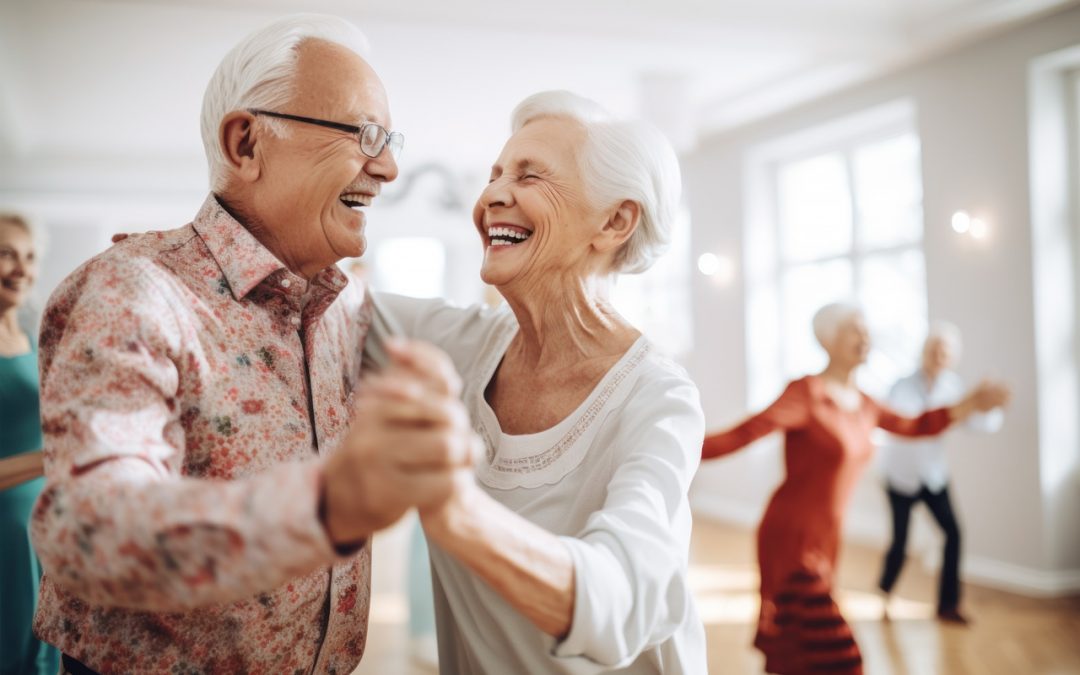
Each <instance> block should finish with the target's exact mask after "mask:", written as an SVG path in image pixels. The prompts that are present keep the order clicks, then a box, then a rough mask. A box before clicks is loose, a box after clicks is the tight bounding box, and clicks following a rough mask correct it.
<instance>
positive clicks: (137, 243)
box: [48, 224, 197, 306]
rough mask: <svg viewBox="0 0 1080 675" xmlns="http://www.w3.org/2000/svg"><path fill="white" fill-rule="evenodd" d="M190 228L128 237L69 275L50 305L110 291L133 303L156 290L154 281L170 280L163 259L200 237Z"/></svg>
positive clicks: (57, 289) (50, 300)
mask: <svg viewBox="0 0 1080 675" xmlns="http://www.w3.org/2000/svg"><path fill="white" fill-rule="evenodd" d="M196 236H197V235H196V233H195V230H194V228H193V227H192V226H191V225H190V224H188V225H185V226H183V227H178V228H176V229H173V230H163V231H160V232H144V233H139V234H128V235H127V236H126V237H125V238H124V239H122V240H120V241H118V242H116V243H115V244H113V245H112V246H110V247H109V248H107V249H105V250H104V251H102V252H101V253H98V254H97V255H95V256H93V257H91V258H90V259H89V260H87V261H86V262H84V263H83V264H81V265H80V266H79V267H78V268H76V269H75V271H74V272H72V273H71V274H69V275H68V276H67V277H66V278H65V279H64V280H63V281H62V282H60V285H59V286H57V288H56V290H55V291H53V293H52V296H51V297H50V298H49V303H48V304H49V305H50V306H53V305H57V304H63V303H72V302H74V301H75V300H76V299H78V298H80V297H82V296H84V295H86V294H87V293H95V292H98V291H102V290H106V289H110V290H112V291H114V292H115V293H117V294H120V295H123V296H124V297H126V298H128V299H131V294H132V293H134V292H136V291H137V289H140V288H147V289H148V288H153V286H154V281H153V279H154V277H157V276H166V275H168V274H169V271H168V268H167V267H166V266H165V265H164V264H163V263H162V257H163V256H164V255H165V254H167V253H169V252H171V251H175V250H177V249H179V248H181V247H183V246H184V245H185V244H186V243H188V242H189V241H191V239H192V238H194V237H196Z"/></svg>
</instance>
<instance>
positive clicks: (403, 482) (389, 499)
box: [323, 340, 483, 546]
mask: <svg viewBox="0 0 1080 675" xmlns="http://www.w3.org/2000/svg"><path fill="white" fill-rule="evenodd" d="M387 352H388V354H389V356H390V361H391V362H390V365H389V366H388V367H387V368H386V369H385V370H384V371H383V372H381V373H379V374H377V375H372V376H368V377H366V378H365V379H364V381H363V382H362V383H361V385H360V387H358V389H357V391H356V402H355V411H354V415H353V419H352V423H351V426H350V429H349V431H348V432H347V434H346V435H345V438H344V439H343V441H342V443H341V445H340V446H339V447H338V448H337V450H336V452H334V454H333V455H331V457H330V458H329V460H328V461H327V465H326V473H325V483H324V492H323V508H324V524H325V526H326V530H327V533H328V534H329V536H330V539H331V541H333V542H334V544H335V545H337V546H342V545H347V544H349V543H353V542H359V541H362V540H363V539H364V538H366V537H368V536H370V535H371V534H373V533H374V532H375V531H377V530H380V529H382V528H384V527H388V526H389V525H392V524H393V523H394V522H395V521H397V520H398V519H399V518H400V517H401V516H403V515H404V514H405V513H406V512H407V511H408V510H409V509H411V508H417V509H419V511H420V513H421V515H422V517H426V518H427V517H437V516H439V515H440V514H441V513H442V512H443V511H444V510H446V508H447V507H448V504H449V503H450V502H452V501H455V500H460V499H461V498H463V496H464V495H463V493H465V492H467V491H468V490H470V489H472V488H474V487H475V481H474V479H473V470H472V467H473V464H474V462H475V461H476V459H477V458H478V457H479V454H480V452H481V450H482V447H483V446H482V443H481V441H480V439H479V437H478V436H477V435H476V433H475V432H474V431H473V429H472V426H471V424H470V423H469V416H468V412H467V411H466V409H465V406H464V404H463V403H462V402H461V398H460V397H461V378H460V377H459V376H458V374H457V372H456V371H455V369H454V367H453V364H452V363H451V362H450V359H449V357H447V356H446V354H444V353H443V352H441V351H440V350H438V349H436V348H435V347H434V346H432V345H429V344H427V343H422V342H415V341H404V340H392V341H390V342H389V343H388V344H387Z"/></svg>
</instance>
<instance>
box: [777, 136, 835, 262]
mask: <svg viewBox="0 0 1080 675" xmlns="http://www.w3.org/2000/svg"><path fill="white" fill-rule="evenodd" d="M777 181H778V185H777V190H778V192H779V194H778V197H779V204H778V205H779V209H780V214H779V215H780V237H781V241H782V242H783V257H784V259H785V260H787V261H789V262H805V261H809V260H818V259H821V258H826V257H829V256H833V255H842V254H845V253H847V252H848V251H849V250H850V248H851V227H852V226H851V193H850V190H849V187H848V176H847V169H846V168H845V166H844V160H843V157H842V156H841V155H839V154H832V155H822V156H819V157H814V158H812V159H806V160H801V161H798V162H792V163H790V164H786V165H783V166H781V168H780V171H779V172H778V176H777Z"/></svg>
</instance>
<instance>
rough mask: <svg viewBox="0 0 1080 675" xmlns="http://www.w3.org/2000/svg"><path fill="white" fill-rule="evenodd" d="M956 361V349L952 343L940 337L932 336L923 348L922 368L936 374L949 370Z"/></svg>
mask: <svg viewBox="0 0 1080 675" xmlns="http://www.w3.org/2000/svg"><path fill="white" fill-rule="evenodd" d="M955 363H956V350H955V349H953V346H952V343H950V342H949V341H948V340H946V339H945V338H942V337H932V338H930V339H929V340H927V341H926V346H925V347H924V348H923V370H925V371H926V372H927V373H929V374H930V375H935V376H936V375H937V374H939V373H941V372H943V371H946V370H950V369H951V368H952V367H953V365H955Z"/></svg>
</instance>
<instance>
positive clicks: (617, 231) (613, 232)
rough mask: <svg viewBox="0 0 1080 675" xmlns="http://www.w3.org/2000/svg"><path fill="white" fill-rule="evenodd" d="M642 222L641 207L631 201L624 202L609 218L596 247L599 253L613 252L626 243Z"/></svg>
mask: <svg viewBox="0 0 1080 675" xmlns="http://www.w3.org/2000/svg"><path fill="white" fill-rule="evenodd" d="M640 222H641V205H640V204H638V203H637V202H634V201H630V200H629V199H627V200H625V201H623V202H622V203H621V204H619V205H618V206H617V207H615V210H614V211H612V212H611V215H610V216H608V220H607V222H606V223H604V227H603V229H601V230H600V236H599V237H597V239H596V242H595V245H596V248H597V250H599V251H613V250H616V249H618V248H619V247H620V246H622V245H623V244H625V243H626V241H627V240H628V239H629V238H630V237H631V236H633V234H634V231H635V230H637V227H638V223H640Z"/></svg>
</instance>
